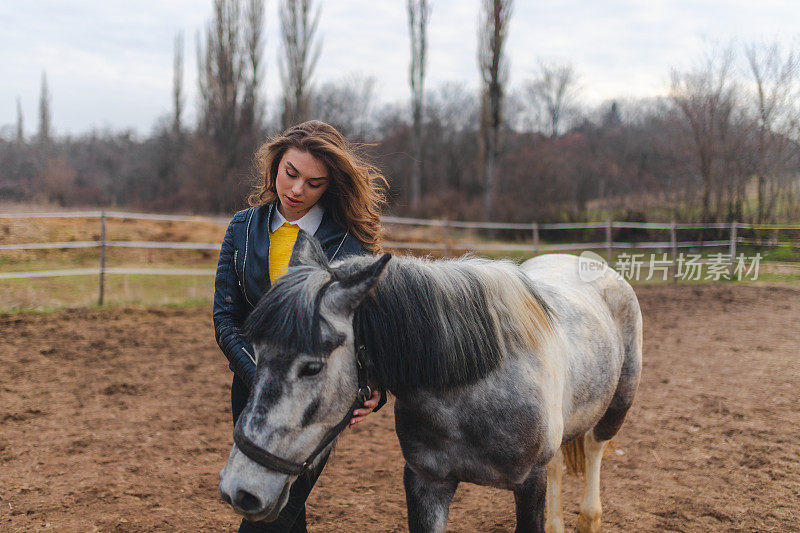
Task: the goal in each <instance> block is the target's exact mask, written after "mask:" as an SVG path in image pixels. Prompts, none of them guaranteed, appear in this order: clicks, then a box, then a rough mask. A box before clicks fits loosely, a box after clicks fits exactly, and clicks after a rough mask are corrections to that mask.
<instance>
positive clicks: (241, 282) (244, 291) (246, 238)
mask: <svg viewBox="0 0 800 533" xmlns="http://www.w3.org/2000/svg"><path fill="white" fill-rule="evenodd" d="M252 219H253V208H252V207H251V208H250V216H248V217H247V228H246V229H245V232H244V260H243V261H242V279H240V280H239V285H240V286H241V287H242V294H244V299H245V300H247V303H248V304H250V307H255V306H254V305H253V303H252V302H251V301H250V298H248V297H247V286H246V285H245V283H244V280H245V279H247V274H246V272H247V244H248V242H249V241H250V221H251V220H252ZM251 359H252V357H251Z"/></svg>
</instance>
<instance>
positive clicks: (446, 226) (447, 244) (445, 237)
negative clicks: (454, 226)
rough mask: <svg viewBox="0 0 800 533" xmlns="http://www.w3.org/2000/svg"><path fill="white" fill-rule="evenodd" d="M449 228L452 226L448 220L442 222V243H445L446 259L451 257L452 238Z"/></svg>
mask: <svg viewBox="0 0 800 533" xmlns="http://www.w3.org/2000/svg"><path fill="white" fill-rule="evenodd" d="M449 226H450V224H449V223H448V221H447V219H446V218H445V219H444V220H442V242H443V243H444V256H445V258H448V257H450V237H449V232H448V229H449Z"/></svg>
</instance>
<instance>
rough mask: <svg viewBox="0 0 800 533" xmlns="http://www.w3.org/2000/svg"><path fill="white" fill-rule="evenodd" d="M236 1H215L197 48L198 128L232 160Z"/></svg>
mask: <svg viewBox="0 0 800 533" xmlns="http://www.w3.org/2000/svg"><path fill="white" fill-rule="evenodd" d="M239 16H240V6H239V2H238V1H237V0H214V16H213V18H212V20H211V22H209V24H208V26H207V27H206V31H205V42H204V43H202V42H201V43H199V45H198V54H197V55H198V67H199V71H200V72H199V76H198V81H199V85H200V99H201V101H200V108H201V109H200V125H201V130H202V131H203V132H205V133H206V134H207V135H208V136H209V137H210V138H211V139H212V140H213V141H214V143H215V145H216V146H217V147H218V149H219V151H220V153H222V154H225V155H227V157H229V158H230V161H231V164H232V163H233V161H235V157H236V153H235V148H236V146H237V144H238V111H239V98H240V96H241V80H242V54H241V46H242V45H241V39H240V38H239Z"/></svg>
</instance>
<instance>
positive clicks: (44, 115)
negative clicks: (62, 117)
mask: <svg viewBox="0 0 800 533" xmlns="http://www.w3.org/2000/svg"><path fill="white" fill-rule="evenodd" d="M49 140H50V92H49V91H48V89H47V75H46V74H45V73H44V72H42V87H41V92H40V94H39V141H40V142H43V143H46V142H48V141H49Z"/></svg>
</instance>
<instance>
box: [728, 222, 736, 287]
mask: <svg viewBox="0 0 800 533" xmlns="http://www.w3.org/2000/svg"><path fill="white" fill-rule="evenodd" d="M736 226H737V224H736V221H733V222H731V246H730V254H731V262H730V264H729V265H728V275H729V276H730V278H731V279H733V265H734V261H735V260H736V240H737V239H736Z"/></svg>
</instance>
